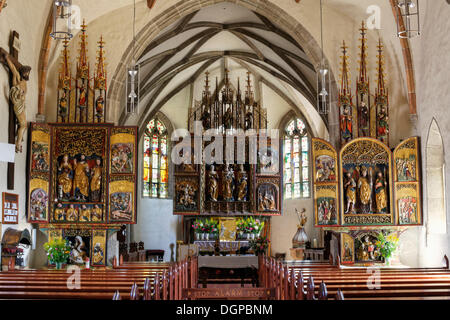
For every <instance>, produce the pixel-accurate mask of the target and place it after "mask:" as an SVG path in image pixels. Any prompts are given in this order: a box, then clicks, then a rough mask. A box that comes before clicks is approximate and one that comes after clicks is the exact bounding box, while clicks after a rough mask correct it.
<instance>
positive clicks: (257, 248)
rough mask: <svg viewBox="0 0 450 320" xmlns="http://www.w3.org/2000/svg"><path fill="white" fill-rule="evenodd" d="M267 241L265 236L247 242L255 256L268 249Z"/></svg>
mask: <svg viewBox="0 0 450 320" xmlns="http://www.w3.org/2000/svg"><path fill="white" fill-rule="evenodd" d="M269 242H270V241H269V239H267V237H265V236H261V237H259V238H257V239H255V240H251V241H250V242H249V245H250V248H252V249H253V252H254V253H255V254H256V255H260V254H264V253H265V252H266V250H267V248H268V247H269Z"/></svg>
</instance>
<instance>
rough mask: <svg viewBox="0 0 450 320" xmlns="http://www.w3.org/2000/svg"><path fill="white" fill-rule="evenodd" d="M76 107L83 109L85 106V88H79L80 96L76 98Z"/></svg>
mask: <svg viewBox="0 0 450 320" xmlns="http://www.w3.org/2000/svg"><path fill="white" fill-rule="evenodd" d="M78 106H80V107H85V106H86V87H85V86H84V85H82V86H81V87H80V96H79V98H78Z"/></svg>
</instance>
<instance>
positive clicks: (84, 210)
mask: <svg viewBox="0 0 450 320" xmlns="http://www.w3.org/2000/svg"><path fill="white" fill-rule="evenodd" d="M90 220H91V210H90V209H89V208H88V207H86V205H85V204H83V205H82V206H81V210H80V221H82V222H89V221H90Z"/></svg>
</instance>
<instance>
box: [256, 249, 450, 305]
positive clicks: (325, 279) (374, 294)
mask: <svg viewBox="0 0 450 320" xmlns="http://www.w3.org/2000/svg"><path fill="white" fill-rule="evenodd" d="M331 260H332V259H331ZM337 261H339V259H337ZM446 261H447V265H446V267H441V268H395V267H369V268H367V267H351V268H350V267H344V266H341V265H339V263H337V264H336V265H333V264H332V263H327V262H308V261H303V262H297V263H281V262H277V261H275V260H274V259H272V258H261V259H260V263H261V264H260V274H259V281H260V285H261V286H264V287H271V286H274V287H275V288H276V289H277V292H276V298H277V299H281V300H302V299H316V298H317V299H321V300H326V299H343V297H344V296H345V299H346V300H354V299H357V300H394V299H401V300H428V299H439V300H443V299H445V300H449V299H450V270H449V268H448V260H447V259H446Z"/></svg>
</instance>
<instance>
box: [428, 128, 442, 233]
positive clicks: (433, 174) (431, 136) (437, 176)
mask: <svg viewBox="0 0 450 320" xmlns="http://www.w3.org/2000/svg"><path fill="white" fill-rule="evenodd" d="M427 204H428V232H429V233H432V234H445V233H446V232H447V214H446V209H445V160H444V144H443V142H442V135H441V132H440V130H439V127H438V125H437V123H436V120H434V119H433V122H432V123H431V126H430V131H429V133H428V141H427Z"/></svg>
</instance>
